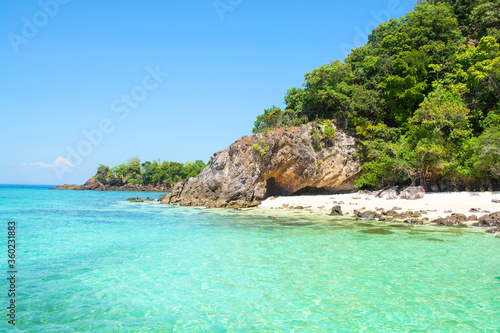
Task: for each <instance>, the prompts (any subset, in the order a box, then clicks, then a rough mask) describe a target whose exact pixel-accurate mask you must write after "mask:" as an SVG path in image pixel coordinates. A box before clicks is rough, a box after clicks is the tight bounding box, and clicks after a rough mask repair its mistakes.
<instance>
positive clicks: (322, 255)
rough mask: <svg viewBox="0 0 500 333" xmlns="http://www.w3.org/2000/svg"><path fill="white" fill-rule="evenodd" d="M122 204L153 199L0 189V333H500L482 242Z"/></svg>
mask: <svg viewBox="0 0 500 333" xmlns="http://www.w3.org/2000/svg"><path fill="white" fill-rule="evenodd" d="M132 196H139V197H142V198H145V197H147V196H151V197H153V198H158V197H159V193H137V192H135V193H130V192H94V191H85V192H82V191H61V190H49V189H48V187H47V186H0V216H1V220H2V222H1V223H2V225H3V227H2V230H3V232H4V236H1V237H2V239H4V241H3V242H2V244H3V245H2V246H3V250H1V251H0V256H2V254H1V253H3V259H1V260H0V262H3V264H2V265H1V267H2V268H1V269H0V280H2V281H4V282H3V283H1V284H0V292H1V294H2V295H3V296H2V298H1V300H2V302H3V304H2V305H1V308H2V309H4V310H3V312H4V313H5V314H4V315H2V317H1V318H3V319H2V322H1V323H0V331H7V329H9V330H17V331H20V332H86V331H89V332H336V331H337V332H357V331H364V332H395V331H397V332H498V331H500V251H499V250H500V239H496V238H494V237H493V236H492V235H485V234H484V233H482V232H473V231H470V230H462V229H447V228H439V229H438V228H430V227H413V228H411V227H404V226H401V225H398V224H393V225H392V226H390V227H388V226H387V225H376V226H373V225H372V224H370V223H366V222H363V223H360V222H359V221H353V220H346V219H339V218H331V217H328V216H318V215H315V214H311V213H308V212H292V213H291V212H279V211H267V212H262V211H260V212H255V211H238V210H211V209H202V208H182V207H170V206H166V205H160V204H156V203H144V204H142V203H129V202H127V201H125V199H127V198H129V197H132ZM270 215H271V216H272V217H273V218H269V216H270ZM8 221H15V222H16V241H17V243H16V244H17V245H16V267H15V269H16V271H17V273H16V286H15V288H16V297H15V300H16V303H15V304H16V321H15V323H16V325H15V327H12V325H10V324H8V323H7V321H8V320H9V317H8V316H7V312H8V310H7V309H6V308H7V306H8V305H9V301H10V298H9V297H8V296H7V291H8V288H9V281H7V278H8V273H7V271H8V270H9V269H8V267H7V260H8V258H7V242H6V239H7V223H8ZM2 275H3V277H2Z"/></svg>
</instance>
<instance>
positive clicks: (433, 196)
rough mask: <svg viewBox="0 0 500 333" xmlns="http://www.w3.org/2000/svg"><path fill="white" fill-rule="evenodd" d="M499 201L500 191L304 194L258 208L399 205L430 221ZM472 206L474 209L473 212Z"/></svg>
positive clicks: (488, 208)
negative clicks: (413, 195) (413, 196)
mask: <svg viewBox="0 0 500 333" xmlns="http://www.w3.org/2000/svg"><path fill="white" fill-rule="evenodd" d="M494 199H495V200H500V192H443V193H426V194H425V196H424V197H423V198H422V199H417V200H406V199H400V198H397V199H392V200H388V199H386V198H378V197H376V196H375V195H370V194H362V193H349V194H331V195H304V196H282V197H270V198H267V199H266V200H264V201H262V202H261V204H260V205H259V207H260V208H266V209H290V208H296V207H300V206H301V207H303V209H309V210H312V211H318V212H323V211H324V212H330V210H331V208H332V207H333V206H335V205H340V206H341V207H342V212H343V213H344V215H347V216H352V215H353V211H354V210H362V209H366V210H371V211H375V210H376V209H377V208H378V209H380V208H382V209H383V210H390V209H392V208H394V207H398V208H401V210H399V212H404V211H408V210H412V211H426V213H425V215H423V216H425V217H428V218H429V219H430V220H432V219H436V218H438V217H446V216H449V215H450V214H451V213H461V214H465V215H467V216H470V215H476V216H478V217H480V216H482V215H484V214H488V213H493V212H497V211H500V203H496V202H493V201H492V200H494ZM471 209H475V210H476V211H475V212H473V211H471Z"/></svg>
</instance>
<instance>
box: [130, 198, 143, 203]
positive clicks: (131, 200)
mask: <svg viewBox="0 0 500 333" xmlns="http://www.w3.org/2000/svg"><path fill="white" fill-rule="evenodd" d="M127 201H130V202H144V200H142V199H141V198H128V199H127Z"/></svg>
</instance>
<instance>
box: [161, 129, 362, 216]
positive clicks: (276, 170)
mask: <svg viewBox="0 0 500 333" xmlns="http://www.w3.org/2000/svg"><path fill="white" fill-rule="evenodd" d="M323 133H324V127H321V126H319V125H314V124H311V123H309V124H304V125H301V126H298V127H289V128H281V129H278V130H274V131H270V132H268V133H267V134H262V133H259V134H255V135H252V136H244V137H242V138H241V139H240V140H238V141H236V142H235V143H234V144H232V145H231V146H229V148H227V149H225V150H222V151H219V152H217V153H215V154H214V155H213V156H212V163H211V164H210V165H209V166H207V167H206V168H205V169H204V170H203V172H202V173H201V174H199V175H198V176H197V177H195V178H191V179H189V180H185V181H182V182H180V183H177V184H176V185H175V186H174V188H173V189H172V192H171V193H170V194H168V195H167V196H165V197H164V198H163V200H162V202H163V203H168V204H180V205H186V206H206V207H251V206H256V205H257V204H258V203H259V200H262V199H265V198H266V197H268V196H272V195H290V194H299V193H301V194H304V193H334V192H337V193H338V192H346V191H352V190H354V181H355V179H356V177H357V176H358V173H359V170H360V166H359V162H358V160H357V158H356V157H355V156H354V153H356V152H357V151H358V147H357V141H356V139H355V138H354V137H353V136H351V135H348V134H346V133H344V132H341V131H338V130H336V131H335V134H334V135H333V136H330V137H328V136H326V135H325V134H323ZM328 133H329V134H330V135H331V133H332V131H331V129H330V131H328Z"/></svg>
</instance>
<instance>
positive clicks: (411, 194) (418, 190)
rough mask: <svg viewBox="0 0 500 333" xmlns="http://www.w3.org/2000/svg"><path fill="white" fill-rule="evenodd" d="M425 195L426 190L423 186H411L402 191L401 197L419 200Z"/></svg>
mask: <svg viewBox="0 0 500 333" xmlns="http://www.w3.org/2000/svg"><path fill="white" fill-rule="evenodd" d="M424 195H425V190H424V188H423V187H422V186H409V187H407V188H405V189H404V190H403V191H401V193H400V194H399V197H400V198H401V199H406V200H417V199H422V198H423V197H424Z"/></svg>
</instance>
